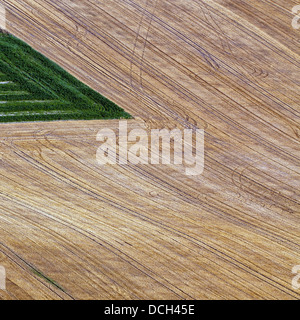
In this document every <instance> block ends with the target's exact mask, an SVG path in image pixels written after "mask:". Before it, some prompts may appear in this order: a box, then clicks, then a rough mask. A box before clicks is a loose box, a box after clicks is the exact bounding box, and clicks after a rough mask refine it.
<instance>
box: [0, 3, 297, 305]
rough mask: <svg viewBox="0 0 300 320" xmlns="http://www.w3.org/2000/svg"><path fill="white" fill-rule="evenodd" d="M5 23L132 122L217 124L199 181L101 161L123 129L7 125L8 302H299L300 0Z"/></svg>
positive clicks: (92, 7) (49, 6) (86, 9)
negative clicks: (297, 25) (297, 16)
mask: <svg viewBox="0 0 300 320" xmlns="http://www.w3.org/2000/svg"><path fill="white" fill-rule="evenodd" d="M2 3H3V5H4V6H5V7H6V13H7V14H6V16H7V21H6V25H7V29H8V31H9V32H11V33H12V34H14V35H15V36H16V37H18V38H20V39H22V40H23V41H25V42H26V43H28V44H29V45H30V46H32V47H33V48H34V49H36V50H38V51H39V52H41V53H42V54H44V55H45V56H46V57H47V58H49V59H51V60H53V61H55V63H57V64H58V65H60V66H61V67H63V68H64V69H65V70H67V71H68V72H70V73H71V74H72V75H73V76H75V77H76V78H78V79H80V80H81V81H82V82H83V83H85V84H86V85H88V86H90V87H91V88H93V89H94V90H96V91H97V92H100V93H101V94H103V95H104V96H105V97H107V98H108V99H110V100H111V101H113V102H114V103H116V104H117V105H119V106H120V107H121V108H123V109H124V110H126V112H128V113H129V114H131V115H132V116H133V119H130V120H128V129H129V130H131V129H133V128H136V127H141V128H145V129H146V130H150V129H152V128H154V129H157V128H158V129H160V128H168V129H173V128H180V129H184V128H193V129H195V128H200V129H204V130H205V167H204V172H203V174H202V175H199V176H192V177H191V176H187V175H185V174H184V172H183V170H182V168H178V167H176V166H165V165H164V166H160V165H156V166H155V165H131V164H128V165H107V166H103V167H100V166H99V165H98V164H97V162H96V151H97V148H98V147H99V142H97V141H96V136H97V132H98V131H99V130H100V129H102V128H110V129H112V130H117V128H118V121H117V120H108V121H102V120H92V121H58V122H44V123H40V122H35V123H8V124H1V126H0V155H1V158H0V163H1V166H0V179H1V186H0V265H2V266H4V267H5V268H6V271H7V282H6V284H7V290H6V291H0V297H1V298H2V299H16V298H17V299H299V298H300V291H299V290H297V289H296V288H295V287H293V286H292V279H293V277H295V274H293V273H292V270H293V267H294V266H295V265H300V215H299V212H300V205H299V199H300V197H299V190H300V183H299V164H300V161H299V160H300V159H299V158H300V145H299V138H300V126H299V67H300V50H299V29H298V30H296V29H294V28H293V27H292V24H291V22H292V19H293V18H294V14H293V13H292V8H293V6H295V2H294V1H290V0H287V1H286V0H285V1H283V0H275V1H267V0H264V1H261V0H260V1H256V0H254V1H229V0H208V1H196V0H172V1H160V0H120V1H112V0H107V1H96V0H89V1H87V0H74V1H70V0H51V1H47V0H34V1H33V0H9V1H2Z"/></svg>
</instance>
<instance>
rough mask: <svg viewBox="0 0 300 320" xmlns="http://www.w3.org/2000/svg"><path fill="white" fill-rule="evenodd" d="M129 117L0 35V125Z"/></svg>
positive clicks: (12, 39) (14, 40)
mask: <svg viewBox="0 0 300 320" xmlns="http://www.w3.org/2000/svg"><path fill="white" fill-rule="evenodd" d="M121 118H123V119H128V118H131V116H130V115H129V114H128V113H126V112H125V111H124V110H123V109H121V108H120V107H119V106H117V105H116V104H115V103H113V102H112V101H110V100H108V99H107V98H105V97H103V96H102V95H101V94H99V93H98V92H96V91H94V90H93V89H91V88H89V87H88V86H87V85H85V84H83V83H82V82H80V81H79V80H77V79H76V78H75V77H73V76H72V75H70V74H69V73H68V72H66V71H65V70H64V69H62V68H61V67H60V66H58V65H57V64H55V63H54V62H52V61H51V60H49V59H48V58H46V57H44V56H43V55H42V54H40V53H39V52H37V51H35V50H34V49H32V48H31V47H30V46H28V45H27V44H26V43H24V42H23V41H21V40H19V39H17V38H16V37H14V36H12V35H10V34H6V33H1V32H0V122H18V121H52V120H92V119H121Z"/></svg>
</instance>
